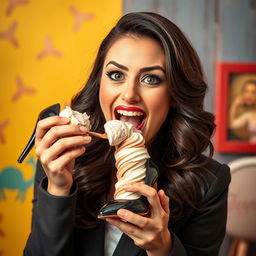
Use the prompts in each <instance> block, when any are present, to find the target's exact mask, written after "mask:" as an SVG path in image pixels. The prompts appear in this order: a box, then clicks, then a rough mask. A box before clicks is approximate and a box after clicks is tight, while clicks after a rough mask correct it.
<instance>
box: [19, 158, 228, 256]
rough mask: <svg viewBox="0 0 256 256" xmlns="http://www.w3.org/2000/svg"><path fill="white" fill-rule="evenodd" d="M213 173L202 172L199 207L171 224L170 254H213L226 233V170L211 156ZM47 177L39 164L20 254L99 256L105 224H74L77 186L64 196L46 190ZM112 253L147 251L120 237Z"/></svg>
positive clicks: (139, 255) (137, 254)
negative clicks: (85, 226)
mask: <svg viewBox="0 0 256 256" xmlns="http://www.w3.org/2000/svg"><path fill="white" fill-rule="evenodd" d="M206 168H208V169H209V170H210V171H211V172H212V173H213V174H214V175H215V176H216V177H214V176H213V175H209V174H208V175H207V174H205V175H206V179H207V182H208V190H207V193H206V195H205V197H204V200H203V201H202V203H201V205H200V209H201V210H200V211H196V210H193V209H190V210H188V211H187V212H186V214H185V215H184V217H183V218H182V219H181V220H180V221H178V222H176V223H174V224H173V225H172V226H171V227H170V231H171V234H172V240H173V246H172V252H171V253H170V256H186V255H190V256H204V255H205V256H206V255H207V256H217V255H218V251H219V247H220V245H221V243H222V241H223V238H224V235H225V226H226V218H227V193H228V185H229V183H230V171H229V168H228V167H227V166H226V165H221V164H220V163H218V162H217V161H215V160H212V161H211V162H210V163H209V164H208V165H207V166H206ZM46 187H47V178H46V177H45V174H44V171H43V169H42V167H41V165H40V164H38V165H37V172H36V178H35V186H34V199H33V218H32V230H31V233H30V236H29V238H28V240H27V244H26V247H25V249H24V255H25V256H57V255H58V256H101V255H102V256H103V255H104V234H105V224H104V221H101V222H100V224H99V225H98V227H96V228H93V229H85V230H84V229H78V228H75V227H74V223H75V208H76V196H77V187H76V184H75V183H74V184H73V186H72V189H71V193H70V195H69V196H53V195H50V194H49V193H47V191H46ZM113 255H114V256H142V255H147V254H146V252H145V251H144V250H143V249H141V248H140V247H138V246H136V245H135V244H134V243H133V240H132V239H130V238H129V237H128V236H126V235H125V234H123V235H122V237H121V239H120V241H119V243H118V245H117V247H116V249H115V251H114V254H113Z"/></svg>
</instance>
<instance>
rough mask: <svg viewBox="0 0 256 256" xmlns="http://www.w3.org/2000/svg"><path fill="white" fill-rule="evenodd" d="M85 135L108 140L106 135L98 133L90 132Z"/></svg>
mask: <svg viewBox="0 0 256 256" xmlns="http://www.w3.org/2000/svg"><path fill="white" fill-rule="evenodd" d="M87 133H88V134H89V135H92V136H95V137H98V138H101V139H107V138H108V135H107V134H106V133H98V132H91V131H88V132H87Z"/></svg>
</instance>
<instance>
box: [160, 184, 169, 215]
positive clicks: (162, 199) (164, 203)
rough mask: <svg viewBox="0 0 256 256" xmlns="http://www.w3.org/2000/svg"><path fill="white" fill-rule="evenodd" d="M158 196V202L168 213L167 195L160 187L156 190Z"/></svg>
mask: <svg viewBox="0 0 256 256" xmlns="http://www.w3.org/2000/svg"><path fill="white" fill-rule="evenodd" d="M158 196H159V199H160V203H161V206H162V208H163V209H164V211H165V212H166V214H168V215H169V214H170V207H169V197H168V196H167V195H165V193H164V191H163V190H162V189H161V190H159V191H158Z"/></svg>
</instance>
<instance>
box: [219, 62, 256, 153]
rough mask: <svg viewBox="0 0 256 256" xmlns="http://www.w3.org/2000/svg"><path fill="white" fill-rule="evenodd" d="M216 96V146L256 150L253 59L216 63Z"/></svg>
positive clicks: (238, 149)
mask: <svg viewBox="0 0 256 256" xmlns="http://www.w3.org/2000/svg"><path fill="white" fill-rule="evenodd" d="M215 99H216V100H215V114H216V136H215V150H216V151H217V152H224V153H225V152H226V153H229V152H230V153H232V152H237V153H252V152H256V63H227V62H222V63H218V64H217V77H216V95H215Z"/></svg>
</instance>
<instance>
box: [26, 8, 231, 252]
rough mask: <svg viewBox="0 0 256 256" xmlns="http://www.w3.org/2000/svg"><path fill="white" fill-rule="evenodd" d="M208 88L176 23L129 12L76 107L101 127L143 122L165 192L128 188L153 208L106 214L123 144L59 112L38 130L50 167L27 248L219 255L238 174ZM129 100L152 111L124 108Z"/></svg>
mask: <svg viewBox="0 0 256 256" xmlns="http://www.w3.org/2000/svg"><path fill="white" fill-rule="evenodd" d="M205 91H206V84H205V82H204V80H203V76H202V70H201V67H200V62H199V59H198V56H197V54H196V53H195V51H194V50H193V48H192V47H191V45H190V44H189V42H188V41H187V39H186V38H185V37H184V35H183V34H182V32H181V31H180V30H179V29H178V28H177V27H176V26H175V25H174V24H173V23H172V22H170V21H169V20H167V19H166V18H164V17H162V16H160V15H158V14H154V13H130V14H127V15H125V16H123V17H122V18H121V19H120V20H119V22H118V23H117V25H116V26H115V27H114V28H113V29H112V30H111V31H110V33H109V34H108V35H107V37H106V38H105V39H104V40H103V42H102V44H101V46H100V48H99V52H98V55H97V57H96V60H95V63H94V67H93V70H92V72H91V74H90V76H89V79H88V81H87V83H86V86H85V87H84V88H83V89H82V91H81V92H79V93H78V94H77V95H76V96H75V97H74V99H73V101H72V108H73V109H75V110H77V111H79V112H87V113H88V114H89V115H90V120H91V125H92V129H91V130H93V131H97V132H104V128H103V125H104V123H105V122H106V121H108V120H111V119H116V118H117V119H120V120H124V119H125V120H126V121H128V122H130V123H132V124H133V126H137V127H140V129H141V131H142V134H143V136H144V138H145V140H146V145H147V148H148V151H149V154H150V156H151V159H152V160H153V162H154V163H155V164H156V165H157V166H158V167H159V178H158V182H157V185H158V191H157V190H155V188H153V187H150V186H147V185H145V184H133V185H130V186H127V187H126V190H127V191H136V192H139V193H140V194H142V195H144V196H145V197H146V198H147V199H148V201H149V204H150V214H149V215H147V216H139V215H137V214H135V213H132V212H131V211H128V210H123V209H121V210H119V211H118V215H119V217H120V218H121V219H123V220H124V221H123V220H120V219H107V221H106V222H105V221H102V220H98V219H97V214H98V212H99V209H100V208H101V207H102V205H104V203H106V202H108V201H109V200H111V199H112V198H113V193H114V189H113V188H114V184H115V182H116V179H115V173H116V169H115V167H114V166H115V160H114V157H113V153H114V148H111V147H109V145H108V141H105V140H100V139H95V138H93V139H92V138H91V137H89V136H88V135H87V130H86V129H85V128H83V127H81V128H79V127H78V126H76V125H72V124H70V123H69V120H68V119H65V118H61V117H59V116H55V117H50V118H47V119H44V120H42V121H40V122H39V123H38V126H37V130H36V143H35V144H36V153H37V155H38V158H39V160H40V162H41V164H42V167H41V165H40V164H38V171H37V176H36V182H35V199H34V208H33V224H32V231H31V234H30V237H29V239H28V241H27V245H26V248H25V251H24V252H25V255H112V253H113V251H114V254H113V255H124V256H125V255H129V256H132V255H152V256H153V255H157V256H161V255H174V256H175V255H178V256H183V255H184V256H185V255H217V254H218V250H219V247H220V245H221V242H222V240H223V237H224V234H225V223H226V215H227V209H226V208H227V205H226V204H227V191H228V184H229V182H230V175H229V169H228V167H227V166H225V165H221V164H219V163H218V162H216V161H214V160H212V159H211V156H212V153H213V147H212V144H211V141H210V137H211V135H212V133H213V131H214V127H215V125H214V117H213V115H212V114H210V113H208V112H206V111H204V110H203V99H204V96H205ZM120 106H122V107H123V108H124V109H126V110H127V111H128V112H129V116H130V115H132V116H134V115H136V113H135V112H134V108H136V110H138V111H141V112H142V113H143V117H142V118H140V119H139V118H137V117H127V116H121V115H116V109H117V108H118V107H120ZM127 115H128V114H127ZM207 149H209V151H208V152H209V156H208V157H206V156H203V155H202V153H203V152H204V151H205V150H207ZM42 168H43V170H44V171H43V170H42ZM73 170H74V171H73ZM44 173H45V174H46V176H47V177H44V176H45V174H44ZM104 233H105V235H104ZM120 237H121V239H120V241H119V238H120Z"/></svg>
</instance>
